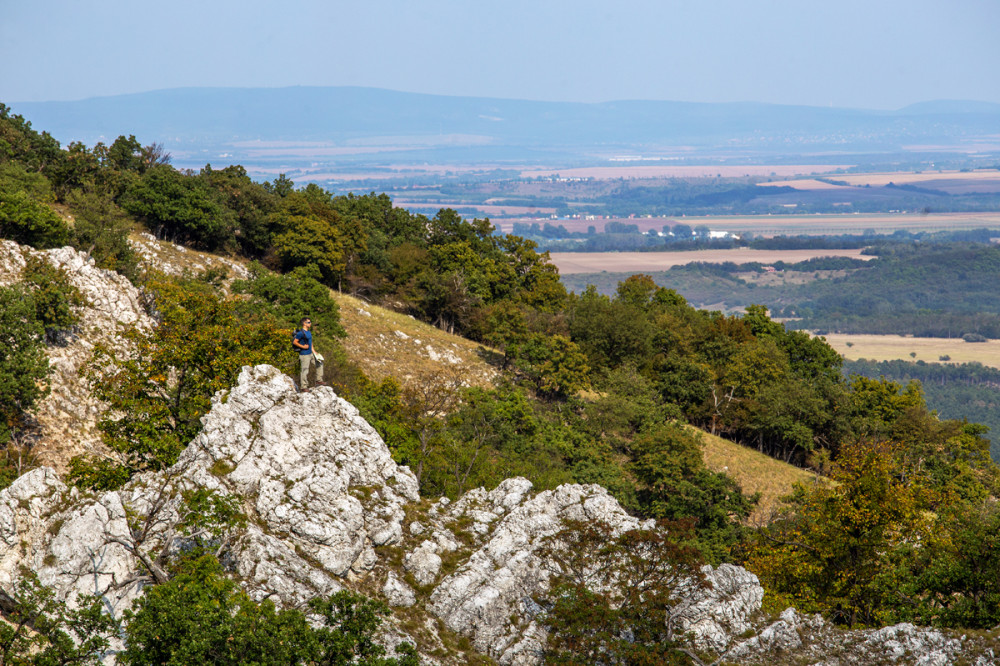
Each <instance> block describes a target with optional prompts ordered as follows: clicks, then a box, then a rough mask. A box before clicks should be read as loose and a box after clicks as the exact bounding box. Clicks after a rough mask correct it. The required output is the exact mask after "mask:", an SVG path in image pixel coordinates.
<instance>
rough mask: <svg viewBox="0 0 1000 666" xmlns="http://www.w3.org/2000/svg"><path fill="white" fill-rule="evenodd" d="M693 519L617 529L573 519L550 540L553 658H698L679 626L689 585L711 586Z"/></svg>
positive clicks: (631, 661) (549, 652) (549, 657)
mask: <svg viewBox="0 0 1000 666" xmlns="http://www.w3.org/2000/svg"><path fill="white" fill-rule="evenodd" d="M688 530H689V525H686V524H685V523H683V522H667V523H661V524H660V525H659V526H658V528H657V529H652V530H650V529H639V530H630V531H626V532H623V533H621V534H613V533H612V531H611V529H610V528H609V527H607V526H606V525H603V524H601V523H587V524H583V523H568V524H567V526H566V528H565V529H564V530H562V531H561V532H559V533H558V534H556V535H555V536H553V537H551V538H549V539H547V540H546V544H545V545H544V546H543V550H542V552H543V554H544V555H545V556H546V557H547V558H550V559H551V561H553V562H555V563H556V564H555V566H553V574H554V580H553V583H554V584H553V586H552V591H551V592H550V594H549V595H546V596H545V597H541V596H539V597H536V599H535V600H536V602H538V603H539V604H540V605H542V607H543V608H544V609H545V611H544V613H543V614H542V615H541V616H540V620H541V622H542V623H543V624H544V625H545V626H546V627H547V628H548V630H549V631H548V641H547V643H546V645H545V651H544V659H545V663H547V664H572V665H578V666H589V665H590V664H597V663H601V664H620V665H622V666H625V665H635V664H678V665H680V664H692V663H702V662H701V661H699V660H696V657H694V653H693V651H692V650H691V649H690V647H689V646H688V644H687V642H686V640H685V637H684V636H683V634H682V633H681V632H680V631H679V629H678V624H679V623H678V622H677V620H678V618H679V616H680V615H681V613H682V612H683V604H682V602H681V599H682V595H681V594H680V592H681V590H682V588H683V589H686V590H691V589H692V588H694V589H697V588H701V587H704V586H705V585H706V582H705V577H704V574H703V573H702V572H701V569H700V567H701V563H702V562H701V559H700V557H699V554H698V552H697V551H696V550H695V549H693V548H691V547H689V546H686V545H684V539H685V537H686V536H687V534H688Z"/></svg>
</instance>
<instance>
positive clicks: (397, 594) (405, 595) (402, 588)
mask: <svg viewBox="0 0 1000 666" xmlns="http://www.w3.org/2000/svg"><path fill="white" fill-rule="evenodd" d="M382 595H383V596H384V597H385V599H386V601H387V602H388V603H389V605H390V606H402V607H409V606H412V605H414V604H415V603H417V595H415V594H414V593H413V590H412V589H410V586H409V585H407V584H406V583H404V582H403V581H401V580H400V579H399V578H397V577H396V574H394V573H393V572H391V571H390V572H389V575H388V576H386V580H385V585H383V586H382Z"/></svg>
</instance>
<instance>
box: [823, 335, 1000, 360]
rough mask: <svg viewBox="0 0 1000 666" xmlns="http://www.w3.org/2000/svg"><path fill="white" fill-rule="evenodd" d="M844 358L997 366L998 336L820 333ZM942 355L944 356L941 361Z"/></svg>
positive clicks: (999, 343)
mask: <svg viewBox="0 0 1000 666" xmlns="http://www.w3.org/2000/svg"><path fill="white" fill-rule="evenodd" d="M823 337H825V338H826V341H827V342H828V343H829V344H830V346H831V347H833V348H834V349H836V350H837V351H838V352H840V353H841V354H842V355H843V356H844V357H845V358H847V359H849V360H852V361H855V360H858V359H862V358H864V359H871V360H874V361H893V360H901V361H925V362H927V363H943V362H950V363H982V364H983V365H985V366H989V367H991V368H1000V340H989V341H988V342H964V341H963V340H962V339H961V338H915V337H910V336H902V335H856V334H850V335H848V334H843V333H830V334H828V335H825V336H823ZM942 357H948V358H947V361H943V360H942Z"/></svg>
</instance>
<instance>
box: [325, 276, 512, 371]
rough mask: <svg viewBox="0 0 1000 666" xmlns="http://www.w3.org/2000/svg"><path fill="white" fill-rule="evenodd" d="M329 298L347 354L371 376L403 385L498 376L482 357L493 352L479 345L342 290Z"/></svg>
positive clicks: (485, 357)
mask: <svg viewBox="0 0 1000 666" xmlns="http://www.w3.org/2000/svg"><path fill="white" fill-rule="evenodd" d="M333 296H334V298H335V299H336V300H337V303H338V304H339V305H340V319H341V323H342V324H343V326H344V329H345V330H346V331H347V339H346V340H344V349H345V351H346V352H347V356H348V358H350V359H351V360H352V361H354V362H355V363H357V364H358V365H359V366H361V369H362V370H364V372H365V374H367V375H368V376H370V377H372V378H373V379H384V378H386V377H394V378H396V379H397V380H398V381H399V382H400V383H402V384H403V385H404V386H405V385H407V384H410V383H425V384H426V383H432V382H439V381H449V382H450V381H451V379H452V378H458V379H461V380H462V381H463V382H464V383H465V384H467V385H470V386H489V385H491V384H492V382H493V380H494V378H495V377H496V376H497V372H496V370H495V369H494V368H493V366H491V365H490V364H489V363H487V361H486V359H487V357H488V355H489V354H491V353H494V352H492V351H491V350H489V349H487V348H485V347H483V346H482V345H480V344H478V343H475V342H472V341H471V340H466V339H465V338H462V337H459V336H457V335H451V334H449V333H446V332H445V331H442V330H440V329H438V328H436V327H434V326H431V325H429V324H425V323H424V322H421V321H418V320H416V319H414V318H413V317H411V316H409V315H405V314H400V313H399V312H393V311H392V310H388V309H386V308H381V307H379V306H377V305H372V304H370V303H366V302H365V301H362V300H360V299H357V298H353V297H351V296H348V295H346V294H338V293H334V294H333Z"/></svg>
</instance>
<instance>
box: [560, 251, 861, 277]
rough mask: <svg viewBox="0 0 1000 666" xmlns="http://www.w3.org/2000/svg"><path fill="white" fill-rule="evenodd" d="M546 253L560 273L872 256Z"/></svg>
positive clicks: (626, 271) (855, 253) (852, 253)
mask: <svg viewBox="0 0 1000 666" xmlns="http://www.w3.org/2000/svg"><path fill="white" fill-rule="evenodd" d="M550 256H551V259H552V263H554V264H555V265H556V266H557V267H558V268H559V272H560V273H562V274H564V275H571V274H574V273H600V272H602V271H605V272H608V273H624V274H625V275H624V276H623V277H627V276H628V275H631V274H635V273H652V272H658V271H666V270H669V269H671V268H673V267H674V266H684V265H686V264H692V263H695V262H704V263H712V264H722V263H726V262H733V263H736V264H745V263H750V262H759V263H762V264H773V263H775V262H776V261H784V262H785V263H797V262H800V261H806V260H808V259H815V258H816V257H852V258H854V259H862V260H868V259H874V258H875V257H873V256H868V255H863V254H861V250H751V249H749V248H736V249H731V250H693V251H690V252H553V253H552V254H551V255H550Z"/></svg>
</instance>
